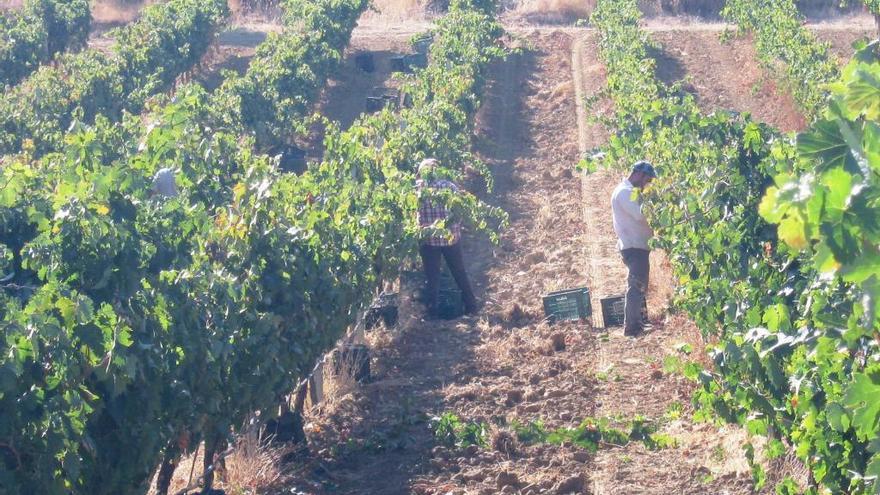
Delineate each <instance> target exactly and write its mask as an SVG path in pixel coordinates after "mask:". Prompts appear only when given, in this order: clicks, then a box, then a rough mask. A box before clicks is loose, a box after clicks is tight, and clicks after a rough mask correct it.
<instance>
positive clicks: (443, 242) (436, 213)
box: [416, 179, 461, 247]
mask: <svg viewBox="0 0 880 495" xmlns="http://www.w3.org/2000/svg"><path fill="white" fill-rule="evenodd" d="M416 187H417V188H418V189H419V190H421V189H424V188H430V189H450V190H452V191H453V192H456V193H457V192H458V186H456V185H455V184H453V183H452V182H450V181H448V180H442V179H441V180H437V181H434V182H431V183H430V184H428V183H425V181H421V180H420V181H417V182H416ZM446 216H447V212H446V205H442V204H436V205H435V204H432V203H431V201H430V200H428V199H426V198H423V199H422V200H421V204H420V205H419V225H420V226H421V227H422V228H423V229H424V228H428V227H440V225H438V224H439V223H440V222H442V221H444V220H446ZM446 230H448V231H449V232H450V234H451V235H450V236H446V237H426V238H425V239H423V240H422V244H425V245H428V246H437V247H446V246H453V245H455V244H456V243H457V242H458V241H459V240H461V223H459V222H456V223H453V224H451V225H446Z"/></svg>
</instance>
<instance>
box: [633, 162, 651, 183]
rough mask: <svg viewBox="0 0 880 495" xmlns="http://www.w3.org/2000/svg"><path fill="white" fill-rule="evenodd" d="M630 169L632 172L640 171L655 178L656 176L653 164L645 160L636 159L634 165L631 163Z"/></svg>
mask: <svg viewBox="0 0 880 495" xmlns="http://www.w3.org/2000/svg"><path fill="white" fill-rule="evenodd" d="M632 171H633V173H635V172H641V173H643V174H645V175H647V176H648V177H653V178H655V179H656V178H657V171H656V170H654V166H653V165H651V164H650V163H649V162H646V161H645V160H639V161H637V162H636V163H635V165H633V169H632Z"/></svg>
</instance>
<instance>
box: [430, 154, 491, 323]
mask: <svg viewBox="0 0 880 495" xmlns="http://www.w3.org/2000/svg"><path fill="white" fill-rule="evenodd" d="M438 167H439V162H438V161H437V160H436V159H434V158H428V159H425V160H423V161H422V162H421V163H420V164H419V168H418V175H417V180H416V189H417V190H418V193H419V198H420V200H419V211H418V217H419V225H420V226H421V228H422V231H423V237H422V240H421V244H420V246H419V254H420V255H421V258H422V266H423V268H424V272H425V279H426V280H427V288H426V294H425V306H426V307H427V311H428V317H429V318H437V317H439V312H438V299H439V296H440V262H441V257H442V258H445V259H446V265H447V266H448V267H449V271H450V273H451V274H452V277H453V278H454V279H455V283H456V284H457V285H458V288H459V290H461V296H462V302H463V303H464V312H465V314H474V313H476V312H477V300H476V297H475V296H474V292H473V290H472V289H471V284H470V280H468V276H467V272H466V271H465V267H464V256H463V254H462V249H461V242H460V241H461V223H460V222H457V221H451V220H450V218H449V214H448V210H447V202H446V201H443V200H444V199H445V198H444V197H443V196H444V193H446V194H450V193H451V194H453V195H455V194H460V193H461V191H460V189H459V187H458V186H457V185H455V183H453V182H452V181H450V180H447V179H444V178H441V177H440V175H439V173H438ZM447 191H448V192H447ZM443 231H445V232H443Z"/></svg>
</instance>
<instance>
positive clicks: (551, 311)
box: [543, 287, 593, 323]
mask: <svg viewBox="0 0 880 495" xmlns="http://www.w3.org/2000/svg"><path fill="white" fill-rule="evenodd" d="M543 299H544V315H545V316H546V317H547V320H548V321H550V323H555V322H557V321H579V320H586V319H588V318H590V316H592V314H593V308H592V306H591V305H590V289H588V288H586V287H579V288H576V289H566V290H560V291H556V292H551V293H549V294H547V295H545V296H544V297H543Z"/></svg>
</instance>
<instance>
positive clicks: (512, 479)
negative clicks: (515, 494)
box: [495, 471, 520, 489]
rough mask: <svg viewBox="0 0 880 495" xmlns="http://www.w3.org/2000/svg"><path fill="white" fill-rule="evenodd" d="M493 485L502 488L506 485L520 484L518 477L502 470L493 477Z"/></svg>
mask: <svg viewBox="0 0 880 495" xmlns="http://www.w3.org/2000/svg"><path fill="white" fill-rule="evenodd" d="M495 485H496V486H498V488H502V489H503V488H506V487H514V488H516V487H519V485H520V482H519V477H518V476H517V475H516V474H515V473H511V472H510V471H502V472H500V473H498V476H497V477H495Z"/></svg>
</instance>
